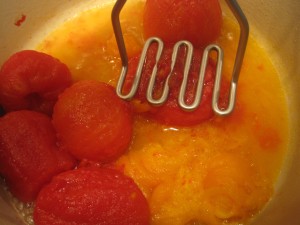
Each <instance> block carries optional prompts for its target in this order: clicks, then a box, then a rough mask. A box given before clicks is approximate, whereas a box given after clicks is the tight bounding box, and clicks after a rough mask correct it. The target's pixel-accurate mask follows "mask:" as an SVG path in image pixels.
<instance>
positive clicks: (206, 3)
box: [144, 0, 222, 47]
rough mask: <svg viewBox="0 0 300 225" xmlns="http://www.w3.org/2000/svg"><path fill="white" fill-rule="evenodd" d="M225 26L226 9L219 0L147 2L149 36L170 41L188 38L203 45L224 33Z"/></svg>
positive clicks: (146, 14)
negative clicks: (222, 27)
mask: <svg viewBox="0 0 300 225" xmlns="http://www.w3.org/2000/svg"><path fill="white" fill-rule="evenodd" d="M221 25H222V11H221V7H220V4H219V1H218V0H147V1H146V5H145V13H144V34H145V37H146V38H149V37H151V36H157V37H160V38H162V39H163V40H164V41H165V42H166V43H174V42H177V41H179V40H188V41H190V42H192V43H193V44H194V46H195V47H201V46H202V47H203V46H206V45H207V44H209V43H211V42H213V41H214V40H215V39H216V38H217V37H218V36H219V35H220V32H221Z"/></svg>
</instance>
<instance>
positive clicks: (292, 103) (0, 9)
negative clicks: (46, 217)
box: [0, 0, 300, 225]
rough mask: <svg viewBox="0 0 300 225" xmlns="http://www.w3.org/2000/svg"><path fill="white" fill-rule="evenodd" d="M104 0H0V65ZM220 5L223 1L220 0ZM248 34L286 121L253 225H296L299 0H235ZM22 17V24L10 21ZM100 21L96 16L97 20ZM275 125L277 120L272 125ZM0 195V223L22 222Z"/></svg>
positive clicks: (299, 201) (299, 204) (299, 191)
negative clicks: (258, 46) (281, 157)
mask: <svg viewBox="0 0 300 225" xmlns="http://www.w3.org/2000/svg"><path fill="white" fill-rule="evenodd" d="M109 1H110V0H102V1H101V0H90V1H89V2H88V3H87V1H82V0H60V1H58V0H57V1H54V0H53V1H42V2H41V1H39V0H28V1H21V0H10V1H7V0H0V64H2V63H3V62H4V60H6V59H7V57H8V56H9V55H11V54H12V53H13V52H15V51H18V50H21V49H28V48H34V46H35V44H36V43H38V42H39V41H40V40H42V39H43V37H45V36H46V34H47V33H49V32H50V31H51V30H53V29H54V28H55V27H56V26H57V25H58V24H60V23H62V22H63V21H65V20H67V19H68V18H70V17H72V16H74V15H76V12H78V10H85V9H88V8H91V7H94V6H95V5H99V4H105V3H106V2H109ZM223 1H224V0H223ZM239 3H240V5H241V7H242V9H243V10H244V12H245V14H246V16H247V18H248V20H249V23H250V29H251V30H250V32H251V34H252V35H254V36H256V38H257V39H258V40H260V42H261V43H262V45H263V46H264V48H265V49H266V51H267V52H268V53H269V55H270V56H271V58H272V60H273V62H274V64H275V65H276V67H277V69H278V70H279V71H280V74H281V80H282V82H283V84H284V86H285V89H286V94H287V99H288V105H289V112H290V123H291V129H290V133H291V139H290V146H289V154H288V155H287V157H286V160H285V166H284V167H283V169H282V172H281V175H280V182H279V184H278V187H277V190H276V193H275V195H274V197H273V200H272V201H271V203H270V204H269V205H268V206H267V207H266V209H265V210H264V211H263V212H262V213H261V214H260V215H259V216H258V217H257V218H256V219H255V220H254V221H253V222H252V223H253V225H283V224H289V225H299V224H300V218H299V215H298V214H299V212H298V211H299V209H300V150H299V147H298V146H300V138H299V137H300V91H299V89H300V23H299V21H300V10H299V9H300V1H298V0H285V1H281V0H239ZM22 15H26V20H25V21H24V22H23V23H22V24H21V25H20V26H16V25H15V24H14V23H15V22H16V21H18V20H19V19H21V18H22ZM100 19H101V18H100ZM278 122H280V121H278ZM1 196H3V193H1V191H0V224H2V225H21V224H22V222H21V221H20V220H19V219H18V218H17V216H16V215H15V214H14V212H13V210H12V209H11V208H10V206H9V205H8V204H7V203H6V201H5V199H3V198H2V197H1Z"/></svg>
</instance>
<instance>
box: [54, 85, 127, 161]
mask: <svg viewBox="0 0 300 225" xmlns="http://www.w3.org/2000/svg"><path fill="white" fill-rule="evenodd" d="M53 124H54V127H55V128H56V131H57V133H58V137H59V139H60V142H61V145H62V147H63V148H65V149H66V150H68V151H69V152H70V153H71V154H73V155H74V156H75V157H76V158H77V159H79V160H83V159H88V160H94V161H99V162H102V163H106V162H110V161H113V160H115V159H116V158H118V157H119V156H120V155H122V154H123V153H124V152H125V151H126V150H127V148H128V146H129V144H130V143H131V137H132V129H133V111H132V108H131V105H130V103H128V102H125V101H123V100H121V99H120V98H119V97H118V96H117V95H116V93H115V89H114V88H113V87H112V86H110V85H108V84H105V83H102V82H98V81H79V82H77V83H75V84H74V85H73V86H71V87H70V88H68V89H67V90H66V91H65V92H64V93H63V94H62V95H60V97H59V100H58V102H57V104H56V105H55V107H54V113H53Z"/></svg>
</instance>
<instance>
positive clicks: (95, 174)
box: [34, 167, 150, 225]
mask: <svg viewBox="0 0 300 225" xmlns="http://www.w3.org/2000/svg"><path fill="white" fill-rule="evenodd" d="M34 221H35V224H36V225H52V224H55V225H69V224H73V225H81V224H85V225H95V224H97V225H129V224H131V225H148V224H149V223H150V212H149V206H148V203H147V200H146V199H145V197H144V195H143V194H142V192H141V191H140V189H139V188H138V186H137V185H136V184H135V183H134V181H133V180H132V179H131V178H129V177H127V176H125V175H124V174H123V173H121V172H119V171H117V170H112V169H104V168H97V167H89V168H80V169H76V170H73V171H68V172H65V173H62V174H59V175H58V176H56V177H54V178H53V180H52V182H51V183H50V184H49V185H47V186H46V187H44V188H43V189H42V191H41V192H40V194H39V196H38V198H37V201H36V207H35V209H34Z"/></svg>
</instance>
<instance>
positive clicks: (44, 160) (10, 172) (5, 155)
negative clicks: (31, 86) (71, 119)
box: [0, 110, 75, 202]
mask: <svg viewBox="0 0 300 225" xmlns="http://www.w3.org/2000/svg"><path fill="white" fill-rule="evenodd" d="M74 166H75V160H74V159H73V158H72V157H71V156H70V155H68V154H67V153H65V152H63V151H60V150H59V149H58V148H57V146H56V136H55V131H54V129H53V126H52V124H51V120H50V118H48V117H47V116H46V115H44V114H41V113H38V112H33V111H26V110H22V111H15V112H11V113H7V114H6V115H5V116H4V117H2V118H0V174H2V175H3V176H4V178H5V180H6V182H7V184H8V187H9V190H10V191H11V192H12V193H13V194H14V195H15V196H16V197H17V198H19V199H20V200H22V201H25V202H29V201H33V200H34V199H35V197H36V195H37V194H38V192H39V191H40V189H41V188H42V186H43V185H45V184H46V183H47V182H49V181H50V180H51V178H52V176H54V175H56V174H58V173H60V172H62V171H65V170H68V169H71V168H73V167H74Z"/></svg>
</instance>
